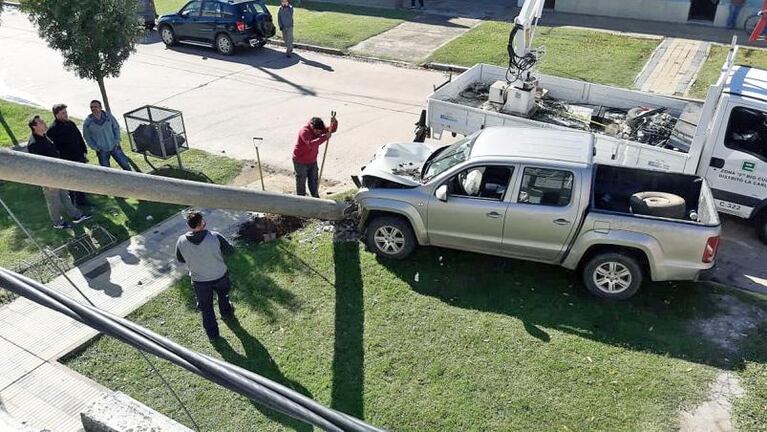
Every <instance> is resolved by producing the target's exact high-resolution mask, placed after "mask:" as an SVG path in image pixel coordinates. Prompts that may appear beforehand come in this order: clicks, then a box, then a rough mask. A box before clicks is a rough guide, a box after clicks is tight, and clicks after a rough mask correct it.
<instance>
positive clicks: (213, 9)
mask: <svg viewBox="0 0 767 432" xmlns="http://www.w3.org/2000/svg"><path fill="white" fill-rule="evenodd" d="M202 16H204V17H206V18H221V3H218V2H210V1H209V2H205V3H204V4H203V5H202Z"/></svg>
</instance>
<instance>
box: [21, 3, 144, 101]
mask: <svg viewBox="0 0 767 432" xmlns="http://www.w3.org/2000/svg"><path fill="white" fill-rule="evenodd" d="M22 10H24V11H25V12H27V14H28V15H29V17H30V18H31V20H32V21H33V22H34V23H35V25H36V26H37V29H38V32H39V33H40V36H41V37H42V38H43V39H45V41H46V42H48V45H49V46H50V47H51V48H54V49H56V50H58V51H60V52H61V54H62V56H63V57H64V66H65V67H66V68H67V69H69V70H72V71H74V72H75V73H76V74H77V75H78V76H79V77H80V78H86V79H92V80H95V81H97V82H98V83H99V87H100V88H101V90H102V96H103V97H104V99H106V94H104V93H105V92H104V87H103V84H104V78H109V77H117V76H119V75H120V69H121V67H122V65H123V63H124V62H125V60H126V59H128V57H129V56H130V55H131V53H132V52H133V51H135V49H136V48H135V46H136V43H137V42H138V41H139V40H140V38H141V37H142V36H143V34H144V30H143V28H142V27H141V26H140V25H139V22H138V18H137V12H138V2H137V1H136V0H25V1H24V2H22ZM105 102H106V101H105Z"/></svg>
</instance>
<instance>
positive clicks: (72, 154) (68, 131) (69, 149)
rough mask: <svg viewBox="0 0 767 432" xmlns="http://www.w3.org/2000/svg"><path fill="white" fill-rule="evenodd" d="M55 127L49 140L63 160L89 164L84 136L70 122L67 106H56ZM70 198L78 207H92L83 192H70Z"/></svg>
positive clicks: (54, 108)
mask: <svg viewBox="0 0 767 432" xmlns="http://www.w3.org/2000/svg"><path fill="white" fill-rule="evenodd" d="M52 111H53V125H51V127H50V128H48V138H50V139H51V140H52V141H53V144H55V145H56V149H57V150H58V151H59V154H60V155H61V158H62V159H64V160H68V161H72V162H82V163H88V159H86V158H85V155H86V154H87V153H88V147H87V146H86V145H85V140H84V139H83V135H82V134H81V133H80V129H78V128H77V125H76V124H75V123H74V122H73V121H71V120H69V114H67V106H66V105H64V104H56V105H54V106H53V109H52ZM69 197H70V198H72V202H73V203H74V204H75V205H77V206H81V207H84V206H90V203H88V199H87V198H86V196H85V193H83V192H77V191H69Z"/></svg>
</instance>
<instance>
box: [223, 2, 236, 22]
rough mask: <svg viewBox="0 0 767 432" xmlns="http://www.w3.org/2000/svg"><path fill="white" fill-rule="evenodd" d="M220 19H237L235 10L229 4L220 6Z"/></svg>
mask: <svg viewBox="0 0 767 432" xmlns="http://www.w3.org/2000/svg"><path fill="white" fill-rule="evenodd" d="M221 17H222V18H228V19H234V18H236V17H237V9H235V7H234V6H232V5H230V4H222V8H221Z"/></svg>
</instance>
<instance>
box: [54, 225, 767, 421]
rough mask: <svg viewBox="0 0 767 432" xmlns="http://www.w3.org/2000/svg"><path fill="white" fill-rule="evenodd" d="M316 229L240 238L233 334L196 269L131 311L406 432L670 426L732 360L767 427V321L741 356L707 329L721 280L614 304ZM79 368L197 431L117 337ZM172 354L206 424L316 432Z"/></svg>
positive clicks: (562, 285) (534, 277)
mask: <svg viewBox="0 0 767 432" xmlns="http://www.w3.org/2000/svg"><path fill="white" fill-rule="evenodd" d="M314 236H316V228H315V227H311V226H310V227H309V228H307V229H305V230H304V231H300V232H298V233H296V234H294V235H293V236H292V239H289V240H278V241H277V242H272V243H267V244H263V245H260V246H257V247H254V246H250V245H242V246H241V248H240V249H239V252H238V253H237V254H236V255H235V256H234V257H233V258H232V260H231V261H230V263H229V264H230V270H231V273H232V277H233V280H234V286H235V288H234V291H233V294H232V297H233V300H234V302H235V304H236V306H237V312H236V314H237V316H238V321H237V322H229V323H226V324H225V323H221V322H220V326H221V330H222V336H223V337H224V338H225V341H223V342H217V343H216V344H210V343H209V342H208V340H207V338H206V337H205V334H204V332H203V330H202V327H201V324H200V318H199V314H198V313H197V312H196V310H195V308H194V304H195V302H194V297H193V296H194V294H193V292H192V289H191V286H190V283H189V281H188V280H184V281H182V282H180V283H178V284H177V285H176V286H174V287H172V288H170V289H169V290H167V291H166V292H165V293H163V294H162V295H160V296H159V297H158V298H156V299H155V300H153V301H151V302H150V303H148V304H146V305H145V306H144V307H142V308H141V309H139V310H138V311H136V312H135V313H133V314H132V315H131V316H130V317H129V318H130V319H131V320H133V321H135V322H138V323H140V324H141V325H144V326H147V327H148V328H150V329H152V330H154V331H156V332H158V333H160V334H163V335H166V336H169V337H170V338H172V339H174V340H175V341H177V342H180V343H181V344H184V345H186V346H188V347H190V348H192V349H195V350H198V351H201V352H204V353H206V354H210V355H213V356H216V357H219V358H223V359H225V360H227V361H229V362H231V363H234V364H237V365H240V366H242V367H245V368H247V369H249V370H252V371H254V372H257V373H260V374H262V375H265V376H267V377H269V378H271V379H273V380H276V381H279V382H281V383H283V384H286V385H288V386H290V387H292V388H294V389H297V390H299V391H302V392H304V393H305V394H307V395H310V396H312V397H313V398H315V399H316V400H318V401H320V402H321V403H323V404H326V405H329V406H332V407H334V408H337V409H339V410H341V411H344V412H347V413H349V414H352V415H355V416H358V417H361V418H364V419H365V420H366V421H369V422H371V423H373V424H375V425H377V426H379V427H382V428H384V429H387V430H392V431H492V430H496V431H507V430H559V431H566V430H569V431H573V430H609V431H637V430H641V431H663V430H672V429H673V428H674V426H675V425H676V422H677V420H678V413H679V411H680V410H681V409H685V408H688V407H691V406H694V405H696V404H697V403H699V402H700V401H701V400H703V398H704V397H705V396H706V392H707V389H708V385H709V383H710V382H711V381H712V379H713V377H714V376H715V375H716V374H717V372H718V371H719V370H720V369H728V370H734V371H737V372H738V373H739V374H741V376H742V377H743V378H744V380H743V381H744V384H745V385H746V389H747V391H748V392H749V393H748V396H747V397H746V398H744V399H743V400H742V401H740V402H738V405H736V408H735V410H736V412H737V413H738V417H737V418H736V420H737V421H738V422H739V423H738V424H741V425H746V424H747V423H746V421H745V420H746V419H749V418H750V419H751V420H750V421H751V423H750V424H751V425H752V427H751V428H748V427H743V428H742V429H741V430H758V427H759V425H760V424H762V425H763V424H764V421H765V420H767V419H766V418H765V417H766V416H765V413H764V411H761V414H760V413H759V412H756V411H757V408H759V409H761V407H763V406H764V405H765V403H767V395H765V394H764V390H763V387H762V390H758V389H759V386H763V385H764V382H765V376H764V371H765V366H764V365H765V362H766V361H767V348H765V346H764V344H763V343H762V339H761V337H762V336H759V334H760V333H759V331H762V332H764V331H766V330H767V326H764V325H762V327H761V328H759V329H755V330H752V331H750V333H749V335H748V337H749V340H750V341H753V343H752V344H751V345H750V346H749V348H748V349H743V350H742V351H741V352H740V353H739V354H737V355H734V354H732V353H727V352H723V351H722V349H720V348H719V347H718V345H717V344H716V343H714V342H713V341H711V340H709V339H706V338H704V337H701V336H700V335H698V334H697V332H696V331H694V330H693V327H692V323H693V321H694V320H697V319H704V320H705V319H710V318H712V317H714V316H715V315H717V314H719V313H721V312H722V310H724V309H721V310H720V308H721V307H722V306H721V302H720V297H719V295H720V294H721V293H722V291H723V290H720V289H718V288H715V287H710V286H706V285H702V284H692V283H681V284H655V285H652V286H650V287H648V288H649V289H646V290H644V291H642V292H640V294H639V295H638V296H637V297H636V298H634V299H632V300H631V301H629V302H623V303H608V302H601V301H597V300H595V299H594V298H592V297H590V296H589V295H587V294H585V293H584V290H583V289H582V288H580V287H578V283H577V282H575V279H576V278H575V276H574V275H573V274H571V273H569V272H567V271H565V270H563V269H560V268H557V267H550V266H546V265H540V264H534V263H527V262H521V261H512V260H504V259H500V258H494V257H488V256H482V255H476V254H470V253H462V252H454V251H448V250H443V249H436V248H433V249H420V250H418V251H417V252H416V254H415V255H414V256H413V257H412V258H409V259H408V260H406V261H404V262H385V261H379V260H377V259H376V258H374V256H373V255H372V254H370V253H367V252H364V251H363V250H362V248H361V247H360V246H358V244H356V243H345V244H333V243H332V242H331V241H330V236H329V234H323V235H322V236H320V237H319V238H315V239H314V240H313V241H307V239H311V238H313V237H314ZM733 295H737V296H738V297H742V301H744V302H747V303H754V304H756V305H757V306H758V307H760V308H767V301H765V300H764V299H758V298H752V297H749V296H745V295H742V294H733ZM761 334H762V335H763V334H764V333H761ZM66 363H67V365H68V366H69V367H72V368H74V369H75V370H77V371H79V372H81V373H83V374H85V375H86V376H88V377H90V378H93V379H95V380H96V381H98V382H100V383H101V384H104V385H106V386H107V387H109V388H111V389H113V390H119V391H123V392H126V393H128V394H129V395H131V396H132V397H134V398H136V399H138V400H139V401H141V402H143V403H145V404H147V405H149V406H151V407H153V408H155V409H158V410H159V411H161V412H163V413H165V414H167V415H169V416H171V417H173V418H175V419H177V420H179V421H180V422H182V423H185V424H189V421H188V420H187V418H186V417H185V415H184V414H183V411H181V409H180V408H179V407H178V406H177V404H176V402H175V401H174V399H173V398H172V397H170V396H169V395H168V394H166V392H165V390H164V389H163V388H162V386H161V385H159V383H158V381H157V379H156V377H154V376H152V374H151V373H150V372H149V370H148V369H147V366H146V364H145V363H144V362H143V361H142V360H141V358H140V357H139V356H138V355H137V354H136V353H135V351H133V350H132V349H131V348H128V347H126V346H125V345H123V344H121V343H119V342H116V341H115V340H113V339H110V338H100V339H98V340H97V341H95V342H94V343H93V344H92V345H91V346H89V347H88V348H86V349H85V350H84V351H83V352H82V353H79V354H78V355H77V356H76V357H74V358H71V359H68V360H67V361H66ZM160 363H161V364H160V368H161V370H162V372H163V374H164V376H165V377H166V378H167V379H168V380H169V381H170V382H171V383H172V384H173V385H174V387H175V388H176V390H177V391H178V392H179V393H180V395H181V397H182V398H183V400H184V401H185V403H186V404H187V405H188V407H189V408H190V410H191V411H192V413H193V414H194V415H195V417H196V419H197V421H198V422H200V426H201V428H202V429H203V430H216V431H241V430H259V431H273V430H275V431H276V430H285V429H292V430H300V431H303V430H310V429H309V428H307V427H305V426H303V425H300V424H297V423H295V422H293V421H290V420H288V419H285V418H284V417H282V416H279V415H276V414H274V413H272V412H269V411H267V410H263V409H260V408H258V407H257V406H255V405H253V404H251V403H250V402H248V401H247V400H246V399H245V398H243V397H240V396H238V395H235V394H233V393H231V392H229V391H227V390H223V389H222V388H219V387H217V386H216V385H214V384H211V383H209V382H207V381H205V380H203V379H200V378H197V377H196V376H193V375H191V374H190V373H187V372H185V371H183V370H182V369H180V368H177V367H175V366H172V365H170V364H168V363H165V362H160ZM755 389H757V390H755ZM749 398H752V399H749ZM755 412H756V414H755ZM749 416H751V417H749ZM759 422H761V423H759Z"/></svg>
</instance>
